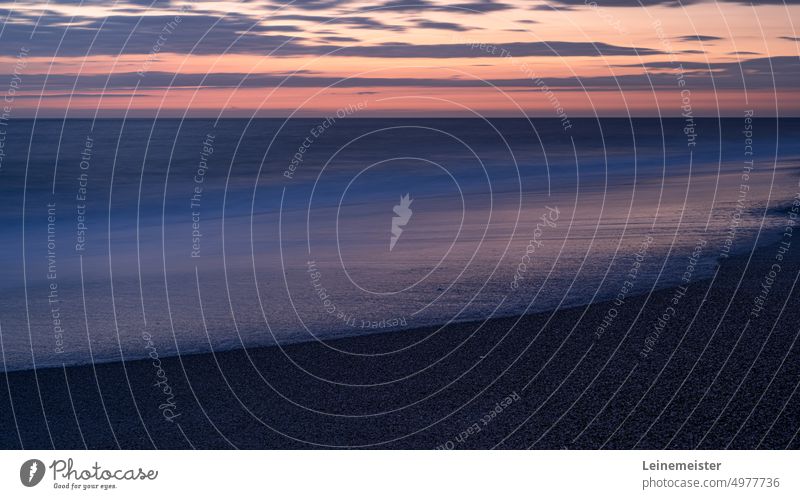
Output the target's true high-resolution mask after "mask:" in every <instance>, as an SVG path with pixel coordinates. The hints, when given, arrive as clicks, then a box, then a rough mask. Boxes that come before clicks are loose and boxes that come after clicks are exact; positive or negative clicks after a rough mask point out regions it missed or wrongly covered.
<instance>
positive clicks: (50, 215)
mask: <svg viewBox="0 0 800 499" xmlns="http://www.w3.org/2000/svg"><path fill="white" fill-rule="evenodd" d="M684 125H685V123H684V121H683V120H656V119H639V120H634V121H633V122H631V121H628V120H623V119H618V120H617V119H604V120H600V121H597V120H590V119H585V120H576V121H574V125H573V128H572V129H570V130H564V129H563V128H562V127H561V123H560V122H559V121H558V120H534V121H526V120H491V121H483V120H466V119H452V120H446V119H352V118H347V117H344V118H331V119H324V118H320V119H302V120H292V121H290V122H285V121H283V120H277V119H263V120H255V121H251V122H249V121H247V120H224V121H219V122H214V121H212V120H189V121H183V122H181V121H178V120H157V121H153V120H129V121H121V120H101V121H96V122H93V121H90V120H67V121H61V120H40V121H36V122H34V121H29V120H17V121H12V122H11V123H9V124H8V126H6V127H4V130H3V131H4V132H5V142H4V143H3V145H2V148H3V149H2V156H0V157H2V163H1V165H2V166H1V167H0V191H1V194H2V196H0V203H2V209H0V217H1V218H2V225H0V230H2V241H3V246H2V250H1V251H0V265H2V268H3V278H2V280H0V293H1V294H2V300H0V328H1V331H2V335H0V338H1V339H2V342H0V347H2V360H3V363H2V364H0V369H3V368H4V369H7V370H12V369H23V368H29V367H31V366H34V365H36V366H54V365H61V364H78V363H88V362H91V361H110V360H118V359H120V358H125V359H133V358H142V357H145V356H147V355H152V352H153V351H156V352H157V355H159V356H168V355H175V354H176V353H181V354H184V353H195V352H204V351H209V350H211V349H214V350H216V349H230V348H237V347H241V346H256V345H268V344H273V343H275V342H296V341H309V340H314V339H315V338H316V339H320V340H323V341H324V340H325V339H330V338H333V337H337V336H342V335H356V334H367V333H372V332H379V331H397V333H396V334H402V332H401V331H402V330H403V329H407V328H412V327H416V326H422V325H432V324H442V323H446V322H448V321H464V320H474V319H485V318H488V317H495V316H507V315H512V314H519V313H524V312H535V311H543V310H552V309H557V308H562V307H567V306H574V305H578V304H584V303H588V302H590V301H595V300H601V299H609V298H613V297H619V296H620V293H622V294H623V296H630V295H632V294H638V293H643V292H647V291H648V290H650V289H653V288H655V287H664V286H669V285H674V284H676V283H679V282H680V281H681V278H682V277H683V276H684V272H686V269H687V266H688V265H689V258H690V256H691V254H692V252H693V251H694V250H695V247H696V246H697V244H698V241H700V240H703V241H706V243H705V245H704V246H703V251H702V252H701V254H700V255H699V258H698V259H697V262H696V264H693V265H692V266H691V267H692V270H691V273H690V274H691V278H692V279H696V278H701V277H705V276H708V275H709V274H710V272H711V271H712V270H713V268H714V265H715V264H716V262H717V261H718V259H719V258H724V256H725V255H727V254H733V253H736V252H741V251H748V250H750V249H751V248H753V247H754V245H763V244H767V243H769V242H772V241H774V240H775V239H776V236H775V231H776V228H777V227H778V226H779V225H780V224H781V223H782V220H781V217H780V216H777V215H775V214H774V210H770V209H768V208H775V207H779V206H780V205H782V204H784V203H785V202H786V201H787V200H791V199H792V198H793V197H794V195H795V193H796V192H797V190H798V188H797V177H798V168H797V167H798V165H799V164H800V160H799V159H798V158H800V144H798V141H797V137H799V136H800V120H788V119H787V120H777V121H776V120H774V119H763V120H759V119H756V120H753V121H752V122H747V121H746V120H745V119H744V118H742V119H736V118H732V119H724V120H712V119H702V120H698V121H697V123H696V129H695V132H696V133H697V138H696V144H691V143H690V141H689V140H690V139H689V138H688V137H687V134H686V133H685V131H684ZM404 196H408V200H409V201H410V203H405V205H404V206H401V198H402V197H404ZM395 207H398V208H397V209H395ZM406 208H407V209H406ZM393 236H394V237H393ZM393 239H394V244H393V245H392V240H393ZM147 338H150V339H151V341H152V344H150V345H148V344H147Z"/></svg>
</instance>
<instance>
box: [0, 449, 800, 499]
mask: <svg viewBox="0 0 800 499" xmlns="http://www.w3.org/2000/svg"><path fill="white" fill-rule="evenodd" d="M799 456H800V454H798V452H796V451H726V452H722V451H718V452H716V451H702V452H684V451H663V452H656V451H585V452H581V451H528V452H488V451H474V452H435V451H236V452H234V451H202V452H190V451H88V452H86V451H74V452H72V451H65V452H62V451H6V452H2V453H0V469H1V470H2V472H1V474H0V491H2V497H14V498H27V497H30V498H36V497H54V496H56V494H57V493H59V492H60V493H61V495H60V496H61V497H66V496H67V495H69V497H86V496H89V497H114V498H126V497H131V498H134V497H135V498H141V497H148V496H151V497H169V496H177V495H178V494H187V493H190V494H191V493H196V494H197V495H198V496H201V497H216V496H217V494H226V495H227V496H228V497H235V498H236V499H240V498H244V497H259V498H263V497H270V496H274V497H325V498H326V499H335V498H343V499H345V498H346V499H356V498H362V497H363V498H370V499H374V498H397V499H409V498H416V497H437V496H439V497H458V498H459V499H462V498H481V499H485V498H487V497H503V496H506V495H509V496H512V494H513V496H512V497H598V496H599V497H614V498H626V497H678V494H680V497H712V498H713V497H724V498H730V497H758V498H769V497H793V498H797V497H800V485H799V483H800V477H798V476H797V470H798V465H800V458H799ZM579 494H580V495H579ZM184 497H185V496H184Z"/></svg>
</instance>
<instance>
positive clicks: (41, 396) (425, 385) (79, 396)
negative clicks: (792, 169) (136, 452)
mask: <svg viewBox="0 0 800 499" xmlns="http://www.w3.org/2000/svg"><path fill="white" fill-rule="evenodd" d="M787 214H788V212H785V213H784V215H785V216H787V220H788V215H787ZM790 240H791V237H790V236H788V237H787V239H786V241H790ZM781 242H783V241H779V242H778V243H774V244H771V245H767V246H762V247H759V248H758V249H756V250H754V251H752V252H748V253H743V254H739V255H734V256H732V257H730V258H728V259H725V260H723V261H721V262H720V265H719V266H718V268H717V269H716V270H715V272H714V274H713V275H712V277H711V278H708V279H701V280H691V282H690V283H689V284H688V285H685V286H684V287H679V286H676V287H671V288H666V289H660V290H656V291H654V292H652V293H644V294H642V293H638V294H637V293H634V294H631V295H630V296H626V297H625V299H624V300H623V301H622V302H621V303H620V302H619V301H616V302H615V301H604V302H597V303H594V304H591V305H588V306H579V307H573V308H568V309H561V310H558V311H555V312H547V313H538V314H531V315H524V316H518V317H509V318H501V319H490V320H486V321H479V322H468V323H458V324H450V325H448V326H446V327H444V328H441V330H439V328H432V327H426V328H420V329H414V330H408V331H402V332H391V333H378V334H370V335H362V336H358V337H352V338H345V339H338V340H332V341H328V342H326V343H324V344H323V343H320V342H308V343H300V344H294V345H286V346H273V347H263V348H254V349H248V350H242V349H240V350H232V351H225V352H220V353H205V354H198V355H186V356H181V357H165V358H160V357H159V358H157V359H153V358H152V356H151V358H149V359H145V360H136V361H130V362H126V363H124V364H123V363H120V362H114V363H104V364H95V365H84V366H73V367H65V368H48V369H40V370H36V371H33V370H27V371H16V372H10V373H6V374H2V375H0V378H1V380H2V381H0V387H2V389H0V409H1V410H0V418H2V427H3V428H4V429H5V431H3V432H2V433H1V434H0V439H2V441H0V447H3V448H25V449H32V448H38V449H47V448H53V447H55V448H59V449H78V448H84V447H89V448H117V447H122V448H144V449H146V448H159V449H185V448H198V449H200V448H242V449H249V448H252V449H262V448H266V449H278V448H319V447H325V448H327V447H333V448H411V449H436V448H439V449H478V448H500V449H521V448H541V449H565V448H568V449H598V448H606V449H631V448H639V449H661V448H674V449H693V448H701V449H722V448H731V449H755V448H761V449H783V448H793V449H797V448H800V438H798V433H797V432H798V428H800V404H798V403H797V400H798V399H797V388H798V383H799V382H800V363H798V354H800V345H798V344H797V336H798V319H799V318H800V317H798V309H797V307H795V306H794V305H793V304H794V303H796V300H797V299H798V290H797V289H796V287H795V284H796V282H797V278H798V275H800V274H799V273H798V272H800V254H798V251H797V248H796V244H797V243H796V242H794V243H793V244H791V243H790V244H789V245H788V246H787V245H786V244H784V245H783V249H782V246H781ZM778 255H780V257H778ZM690 263H691V262H689V261H688V260H687V268H688V267H689V266H690ZM776 264H777V266H776ZM765 279H766V280H767V281H765ZM765 282H770V284H769V286H767V288H768V290H767V292H766V294H764V293H765V286H764V284H765ZM611 310H613V311H614V313H613V314H611V315H613V316H614V319H613V320H611V321H609V320H608V317H609V315H610V313H609V311H611ZM599 326H602V329H598V328H599ZM598 332H599V333H600V334H598ZM156 357H157V355H156Z"/></svg>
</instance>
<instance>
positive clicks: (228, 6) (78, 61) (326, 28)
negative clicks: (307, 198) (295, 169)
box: [0, 0, 800, 117]
mask: <svg viewBox="0 0 800 499" xmlns="http://www.w3.org/2000/svg"><path fill="white" fill-rule="evenodd" d="M587 1H588V0H587ZM632 3H635V4H637V6H636V7H630V6H628V5H630V4H632ZM639 3H641V5H642V6H639V5H638V4H639ZM797 3H798V2H796V1H795V0H791V1H787V2H786V3H785V4H784V2H782V1H781V0H767V1H757V2H753V3H752V4H751V3H750V2H748V3H744V2H739V1H719V2H710V1H688V2H687V1H683V2H676V1H673V0H669V1H666V0H640V1H639V2H623V1H621V0H609V1H602V0H599V1H598V3H597V4H591V5H589V4H587V3H585V2H584V0H553V1H550V2H538V1H523V0H502V1H500V0H494V1H492V0H462V1H456V2H443V1H439V0H375V1H371V2H364V1H357V0H353V1H350V0H295V1H294V2H283V1H281V0H274V1H241V2H235V1H230V2H217V1H210V2H204V1H197V2H183V1H158V0H156V1H155V2H153V3H152V4H151V3H150V2H147V1H141V2H139V1H135V2H125V1H120V2H114V3H112V2H110V1H109V2H106V1H102V2H101V1H88V2H82V3H80V2H72V1H66V0H50V1H48V2H33V1H25V2H22V3H19V2H17V3H10V2H5V3H2V4H0V15H2V17H3V18H4V23H3V25H2V27H1V28H0V55H1V56H2V57H1V59H2V60H0V64H2V66H3V67H4V68H5V70H3V71H0V74H2V75H4V76H3V78H2V80H0V93H3V94H4V95H6V96H7V97H8V98H6V99H5V101H6V105H7V106H9V100H10V101H11V102H10V106H9V109H8V110H7V111H9V110H10V111H11V114H12V115H13V117H30V116H39V117H45V116H47V117H63V116H65V115H67V116H72V117H77V116H94V115H95V114H97V115H98V116H163V117H167V116H169V117H180V116H184V115H186V116H218V115H221V116H224V117H237V116H240V117H249V116H254V115H255V116H290V115H292V116H325V115H329V114H331V113H335V112H336V110H337V109H340V108H346V107H348V106H356V105H358V104H359V103H363V105H364V109H363V110H362V111H360V113H361V114H363V115H364V116H406V115H414V116H470V115H474V114H481V115H488V116H523V115H529V116H544V117H556V116H557V115H558V113H559V111H560V112H562V113H565V114H569V115H570V116H594V115H600V116H627V115H636V116H656V115H666V116H678V115H680V113H681V106H682V104H687V103H688V104H690V105H691V109H692V112H693V113H694V114H695V115H705V116H717V115H718V114H720V115H726V116H740V115H741V114H742V112H743V110H746V109H756V110H757V113H758V115H762V116H768V115H775V114H778V115H781V116H800V99H798V95H800V92H799V91H798V90H800V58H798V54H800V38H798V37H800V34H799V33H798V31H800V5H798V4H797ZM793 4H794V5H793ZM11 81H16V82H17V84H15V85H17V86H18V87H19V90H16V91H15V90H11V92H9V91H8V90H9V89H10V85H11V84H10V83H9V82H11Z"/></svg>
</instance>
